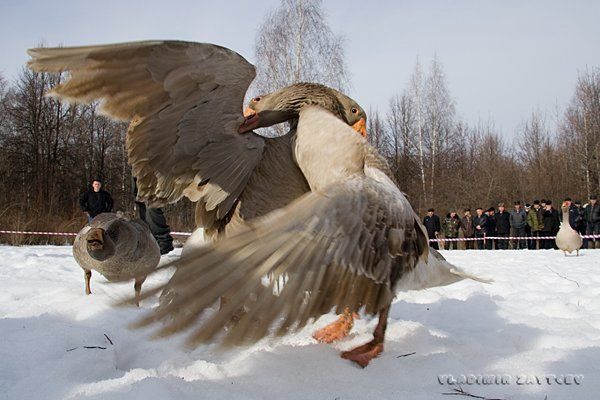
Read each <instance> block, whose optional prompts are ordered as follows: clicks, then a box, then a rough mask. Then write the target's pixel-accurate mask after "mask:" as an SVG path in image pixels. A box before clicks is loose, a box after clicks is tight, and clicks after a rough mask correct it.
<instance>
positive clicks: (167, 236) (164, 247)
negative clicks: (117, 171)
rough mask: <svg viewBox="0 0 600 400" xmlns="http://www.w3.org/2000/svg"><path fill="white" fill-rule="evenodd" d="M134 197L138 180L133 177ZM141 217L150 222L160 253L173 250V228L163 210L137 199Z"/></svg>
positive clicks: (149, 225) (136, 203)
mask: <svg viewBox="0 0 600 400" xmlns="http://www.w3.org/2000/svg"><path fill="white" fill-rule="evenodd" d="M132 190H133V197H134V198H136V197H137V193H138V191H137V180H136V179H135V178H133V182H132ZM135 205H136V207H137V210H138V216H139V218H140V219H141V220H142V221H144V222H145V223H147V224H148V227H149V228H150V232H152V236H154V240H156V243H158V247H159V248H160V254H167V253H168V252H170V251H171V250H173V236H171V228H170V227H169V225H167V219H166V218H165V214H164V213H163V210H162V209H160V208H151V207H146V203H143V202H139V201H136V202H135Z"/></svg>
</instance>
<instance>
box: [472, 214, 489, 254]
mask: <svg viewBox="0 0 600 400" xmlns="http://www.w3.org/2000/svg"><path fill="white" fill-rule="evenodd" d="M476 211H477V215H475V216H474V217H473V231H474V232H475V237H476V238H478V239H481V238H485V234H486V231H485V230H486V227H487V224H488V217H487V215H485V214H484V213H483V208H481V207H477V210H476ZM483 242H484V241H483V240H478V241H477V249H478V250H483V248H484V244H483Z"/></svg>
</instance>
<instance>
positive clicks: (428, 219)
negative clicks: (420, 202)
mask: <svg viewBox="0 0 600 400" xmlns="http://www.w3.org/2000/svg"><path fill="white" fill-rule="evenodd" d="M434 212H435V210H434V209H433V208H430V209H429V210H427V215H426V216H425V218H423V225H425V229H427V235H429V239H437V235H438V233H440V231H441V230H442V224H441V222H440V217H438V216H437V215H435V214H434ZM429 245H430V246H431V247H433V248H434V249H436V250H439V249H440V246H439V245H438V242H430V243H429Z"/></svg>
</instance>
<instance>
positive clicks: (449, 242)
mask: <svg viewBox="0 0 600 400" xmlns="http://www.w3.org/2000/svg"><path fill="white" fill-rule="evenodd" d="M446 239H456V238H455V237H453V238H451V237H448V238H446ZM444 248H445V249H446V250H452V249H454V250H458V241H454V240H447V241H446V243H445V244H444Z"/></svg>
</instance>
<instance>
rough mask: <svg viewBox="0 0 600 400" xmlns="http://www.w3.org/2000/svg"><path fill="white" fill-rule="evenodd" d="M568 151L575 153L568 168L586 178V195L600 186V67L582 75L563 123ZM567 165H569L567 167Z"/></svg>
mask: <svg viewBox="0 0 600 400" xmlns="http://www.w3.org/2000/svg"><path fill="white" fill-rule="evenodd" d="M561 139H562V142H563V144H564V145H565V149H564V151H568V152H569V153H571V154H572V157H571V160H570V162H569V164H568V168H570V169H576V170H578V171H579V172H580V173H581V174H582V175H583V177H584V180H585V192H586V193H585V194H586V195H587V196H589V195H590V194H593V193H597V192H598V190H599V189H600V68H594V69H592V70H591V71H589V70H588V71H585V72H583V73H581V74H580V75H579V78H578V79H577V85H576V87H575V94H574V96H573V99H572V100H571V103H570V105H569V107H568V108H567V110H566V111H565V116H564V121H563V124H562V126H561ZM565 167H567V166H565Z"/></svg>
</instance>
